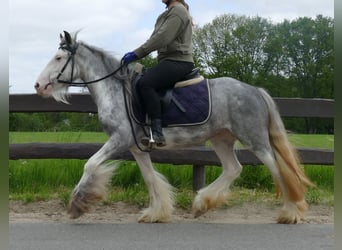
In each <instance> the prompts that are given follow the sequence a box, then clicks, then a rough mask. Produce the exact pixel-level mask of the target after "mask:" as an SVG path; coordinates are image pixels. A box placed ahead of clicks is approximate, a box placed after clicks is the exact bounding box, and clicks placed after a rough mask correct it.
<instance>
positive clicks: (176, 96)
mask: <svg viewBox="0 0 342 250" xmlns="http://www.w3.org/2000/svg"><path fill="white" fill-rule="evenodd" d="M174 100H175V101H174ZM131 113H132V116H133V119H134V120H135V121H136V122H137V123H138V124H141V125H148V123H147V119H146V112H145V111H144V109H143V106H142V105H141V104H140V103H137V102H136V101H132V112H131ZM210 114H211V96H210V87H209V83H208V80H207V79H204V80H203V81H201V82H200V83H197V84H193V85H188V86H185V87H180V88H173V89H172V98H171V102H170V103H169V104H168V105H167V107H163V117H162V121H163V127H171V126H194V125H201V124H204V123H206V122H207V121H208V119H209V117H210Z"/></svg>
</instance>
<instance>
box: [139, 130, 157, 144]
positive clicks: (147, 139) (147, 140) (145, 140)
mask: <svg viewBox="0 0 342 250" xmlns="http://www.w3.org/2000/svg"><path fill="white" fill-rule="evenodd" d="M140 142H141V144H142V145H144V146H146V147H152V146H153V145H155V144H156V141H155V140H154V139H153V135H152V129H151V127H150V137H143V138H141V141H140Z"/></svg>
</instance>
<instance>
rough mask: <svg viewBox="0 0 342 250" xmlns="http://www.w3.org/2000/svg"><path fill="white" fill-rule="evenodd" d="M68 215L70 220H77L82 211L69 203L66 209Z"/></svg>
mask: <svg viewBox="0 0 342 250" xmlns="http://www.w3.org/2000/svg"><path fill="white" fill-rule="evenodd" d="M68 214H69V215H70V216H69V217H70V219H77V218H79V217H81V216H82V215H83V214H84V211H83V210H81V209H80V208H79V207H77V206H75V205H73V204H72V203H71V204H70V205H69V207H68Z"/></svg>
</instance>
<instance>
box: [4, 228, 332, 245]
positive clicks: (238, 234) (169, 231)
mask: <svg viewBox="0 0 342 250" xmlns="http://www.w3.org/2000/svg"><path fill="white" fill-rule="evenodd" d="M9 229H10V230H9V233H10V250H29V249H32V250H57V249H58V250H78V249H79V250H112V249H113V250H121V249H130V250H132V249H136V250H154V249H162V250H170V249H174V250H175V249H181V250H195V249H196V250H202V249H203V250H211V249H224V250H227V249H234V250H240V249H241V250H246V249H253V250H257V249H260V250H261V249H262V250H271V249H272V250H275V249H277V250H278V249H280V250H282V249H288V250H297V249H298V250H306V249H307V250H316V249H324V250H329V249H334V226H333V225H325V224H324V225H310V224H301V225H278V224H257V225H254V224H252V225H251V224H200V223H183V224H182V223H177V224H176V223H174V224H172V223H171V224H134V223H131V224H64V223H63V224H61V223H55V224H53V223H11V224H10V226H9Z"/></svg>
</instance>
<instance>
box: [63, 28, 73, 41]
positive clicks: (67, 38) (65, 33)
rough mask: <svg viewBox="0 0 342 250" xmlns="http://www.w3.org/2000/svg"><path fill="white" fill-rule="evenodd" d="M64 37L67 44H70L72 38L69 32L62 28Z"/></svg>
mask: <svg viewBox="0 0 342 250" xmlns="http://www.w3.org/2000/svg"><path fill="white" fill-rule="evenodd" d="M64 38H65V41H66V43H67V44H72V39H71V36H70V34H69V32H67V31H65V30H64Z"/></svg>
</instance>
